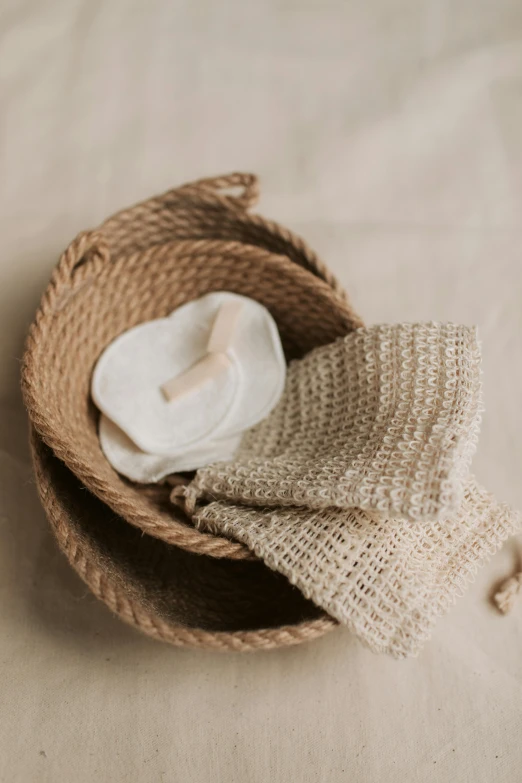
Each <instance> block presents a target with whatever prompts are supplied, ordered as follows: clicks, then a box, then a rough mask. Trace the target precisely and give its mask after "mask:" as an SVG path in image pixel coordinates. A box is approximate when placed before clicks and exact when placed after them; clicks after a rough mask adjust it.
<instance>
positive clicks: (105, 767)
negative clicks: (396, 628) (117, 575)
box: [0, 0, 522, 783]
mask: <svg viewBox="0 0 522 783" xmlns="http://www.w3.org/2000/svg"><path fill="white" fill-rule="evenodd" d="M0 19H1V22H2V23H1V25H0V37H1V45H0V49H1V52H2V54H1V59H2V69H1V81H0V95H1V108H2V130H1V135H0V158H1V171H2V177H1V180H0V224H1V229H2V230H1V231H0V251H1V252H0V327H1V329H0V533H1V535H0V623H1V633H0V655H1V660H2V676H1V677H0V723H1V726H2V731H1V732H0V780H1V781H2V783H4V781H5V783H55V781H61V780H65V781H68V783H92V781H94V780H96V781H111V783H135V782H136V783H137V782H138V781H139V783H186V781H191V780H195V781H198V783H210V782H211V781H212V783H222V782H225V781H226V783H228V782H229V781H233V782H234V783H235V782H236V781H241V783H243V782H248V783H265V782H266V781H270V783H288V782H289V781H299V783H345V781H357V783H375V781H387V783H419V781H422V783H448V781H458V783H517V782H518V780H519V778H520V769H521V767H522V750H521V745H520V734H521V730H522V715H521V708H520V703H521V691H522V655H521V649H522V606H521V605H518V606H517V607H515V609H514V611H513V613H512V614H511V615H508V616H507V617H501V616H499V615H498V613H497V612H496V611H495V609H494V608H493V607H492V606H491V605H490V604H489V602H488V596H489V595H490V593H491V589H492V587H493V585H494V584H495V583H497V582H498V581H499V580H500V579H502V578H503V577H505V576H506V575H509V574H510V573H511V571H512V570H513V569H514V568H515V567H516V553H515V550H514V548H513V547H512V545H510V544H508V545H506V547H504V548H503V549H502V550H501V552H499V553H498V555H496V556H495V557H494V558H493V559H492V561H491V562H490V564H489V565H488V566H486V568H484V569H482V570H481V571H480V572H479V574H478V576H477V581H476V582H475V583H474V585H472V587H471V589H470V591H469V592H468V593H467V594H466V595H465V596H464V598H462V600H460V601H459V602H458V603H457V605H456V606H455V607H454V608H453V609H452V611H451V612H450V613H449V614H448V615H447V616H446V617H444V618H442V619H441V620H440V621H439V622H438V623H437V626H436V629H435V632H434V634H433V637H432V640H431V642H430V643H429V644H428V645H426V646H425V648H424V649H423V651H422V652H421V654H420V656H419V657H418V658H415V659H411V660H407V661H395V660H392V659H391V658H389V657H387V656H376V655H374V654H373V653H371V652H370V651H369V650H367V649H365V648H363V647H362V645H361V644H360V643H359V642H358V641H357V639H356V638H355V636H354V635H353V634H351V633H349V632H348V631H345V630H340V631H339V632H335V633H333V634H330V635H329V636H327V637H325V638H324V639H321V640H319V641H318V642H317V643H313V644H311V645H310V646H308V647H301V648H295V649H287V650H282V651H276V652H273V653H268V654H262V653H260V654H259V655H255V656H246V657H241V656H235V655H230V656H228V655H225V656H219V655H212V654H210V653H204V652H199V653H198V652H191V651H182V650H173V649H170V648H169V647H167V646H163V645H161V644H158V643H155V642H152V641H150V640H148V639H146V638H142V637H140V636H139V635H137V634H135V633H134V632H132V631H131V630H130V629H128V628H126V627H125V626H123V625H122V624H121V623H120V622H118V621H117V620H115V619H113V618H112V617H111V616H110V615H109V614H108V612H107V611H106V609H105V608H104V607H103V606H101V605H99V604H98V602H96V601H95V599H92V598H91V597H90V596H89V595H86V590H85V588H84V587H83V585H82V584H81V583H80V582H79V581H78V580H77V579H76V578H75V576H74V575H73V574H72V572H71V570H70V569H69V567H68V566H66V564H65V563H64V562H63V558H62V557H61V556H60V555H59V554H58V553H57V551H56V547H55V545H54V543H53V541H52V539H51V537H50V534H49V533H48V529H47V525H46V522H45V520H44V518H43V514H42V512H41V510H40V507H39V504H38V502H37V499H36V494H35V491H34V488H33V486H32V480H31V474H30V469H29V464H28V455H27V450H26V447H25V439H26V432H25V418H24V416H23V412H22V409H21V403H20V398H19V393H18V374H19V361H18V360H19V358H20V356H21V351H22V342H23V335H24V333H25V330H26V328H27V325H28V323H29V321H30V319H31V318H32V315H33V312H34V310H35V308H36V304H37V301H38V297H39V294H40V292H41V290H42V288H43V286H44V284H45V283H46V281H47V279H48V276H49V273H50V269H51V266H52V264H53V263H54V262H55V259H56V257H57V255H58V253H59V252H60V251H61V250H62V249H63V247H65V245H66V244H67V243H68V242H69V240H70V239H71V237H73V236H74V235H75V234H76V232H77V231H79V230H80V229H83V228H85V227H86V226H89V225H96V224H97V223H99V221H100V220H101V219H102V218H103V217H104V216H105V215H107V214H109V213H110V212H111V211H113V210H115V209H117V208H118V207H121V206H124V205H126V204H129V203H131V202H132V201H133V200H134V199H138V198H144V197H147V196H149V195H151V194H152V193H157V192H161V191H162V190H164V189H166V188H168V187H170V186H172V185H174V184H176V183H178V182H182V181H184V180H188V179H192V178H194V177H197V176H204V175H208V174H211V173H221V172H223V171H226V170H231V169H239V170H255V171H258V172H259V173H260V174H261V176H262V180H263V183H262V184H263V193H264V195H263V198H262V204H261V208H262V210H263V212H264V213H265V214H268V215H271V216H274V217H276V218H277V219H278V220H280V221H282V222H283V223H288V224H290V225H291V226H292V228H294V229H295V230H297V231H299V232H300V233H302V234H305V235H306V237H307V239H308V240H309V241H310V243H311V244H312V245H313V246H314V247H315V248H317V249H318V250H319V251H320V252H321V255H322V256H324V257H325V258H326V259H327V261H328V263H329V264H330V265H331V266H332V268H333V269H334V270H335V271H336V272H337V274H338V275H339V276H340V278H341V279H342V280H343V282H344V283H345V284H346V286H347V287H348V288H349V290H350V294H351V296H352V297H353V299H354V302H355V303H356V305H357V310H358V312H361V313H362V314H363V315H364V317H365V321H366V322H367V323H397V322H399V321H410V322H416V321H420V320H423V319H426V318H428V319H433V320H436V321H453V322H459V323H469V324H477V325H478V327H479V333H480V335H481V339H482V341H483V368H484V399H485V406H486V412H485V414H484V419H483V424H482V428H481V436H480V444H479V447H478V451H477V454H476V456H475V458H474V462H473V470H474V471H475V472H476V474H477V477H478V479H479V480H480V482H481V483H482V484H484V485H485V486H487V487H488V489H490V490H491V491H492V492H493V493H494V494H495V495H496V496H497V497H498V498H502V499H503V500H506V501H507V502H509V503H510V504H512V505H513V506H514V507H519V508H520V507H522V485H521V482H520V464H521V463H520V455H521V443H522V412H521V411H522V409H521V404H520V401H521V400H522V345H521V343H522V340H521V334H522V308H521V307H520V302H521V301H522V268H521V264H520V247H521V239H522V238H521V230H520V215H521V213H522V150H521V145H520V139H521V138H522V98H521V95H522V92H521V87H520V85H521V74H522V43H521V33H522V7H521V4H520V2H519V0H497V2H491V0H457V1H456V2H452V3H449V2H441V0H397V2H395V3H389V2H385V0H353V1H352V2H346V0H324V1H323V2H315V3H310V2H309V3H303V2H291V1H290V0H280V1H279V0H278V1H277V2H276V0H266V2H263V3H245V2H244V1H243V0H227V2H226V3H225V4H222V3H221V4H220V3H214V2H210V0H200V2H198V3H194V2H188V0H187V1H186V2H184V1H183V0H176V1H175V2H165V1H164V0H150V2H148V3H144V2H141V0H140V1H138V0H125V1H124V0H106V1H105V2H103V3H101V2H96V0H67V2H66V1H65V0H47V2H45V3H42V2H37V0H4V2H3V3H2V4H1V7H0Z"/></svg>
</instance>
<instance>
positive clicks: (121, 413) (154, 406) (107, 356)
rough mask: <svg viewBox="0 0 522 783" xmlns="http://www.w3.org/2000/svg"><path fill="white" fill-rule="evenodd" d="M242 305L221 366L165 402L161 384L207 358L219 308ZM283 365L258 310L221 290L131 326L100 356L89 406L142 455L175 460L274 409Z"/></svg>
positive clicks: (270, 323)
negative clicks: (230, 304) (202, 381)
mask: <svg viewBox="0 0 522 783" xmlns="http://www.w3.org/2000/svg"><path fill="white" fill-rule="evenodd" d="M231 301H232V302H239V303H240V304H241V307H240V310H239V315H238V317H237V323H235V326H234V333H233V335H232V338H233V339H232V340H231V344H230V347H229V349H228V350H227V352H226V356H225V363H224V365H223V367H222V368H221V369H220V370H219V372H215V373H214V374H211V376H210V377H208V378H206V380H205V382H204V383H200V384H199V385H196V387H195V388H191V389H190V392H189V393H185V394H182V395H180V396H176V395H174V398H173V399H170V400H169V399H167V397H166V396H165V394H164V392H163V391H162V387H165V385H166V384H167V385H170V384H172V382H173V381H174V386H176V379H178V378H179V377H180V376H182V374H183V373H185V372H186V371H188V370H189V369H191V368H193V367H194V366H195V365H197V363H198V362H200V361H201V360H205V357H207V358H208V356H209V354H208V347H209V339H210V336H211V334H212V330H213V327H214V324H215V323H216V316H217V314H218V312H219V311H220V309H221V308H222V307H223V305H224V304H226V303H230V302H231ZM285 374H286V364H285V359H284V354H283V350H282V347H281V342H280V338H279V333H278V331H277V327H276V325H275V322H274V320H273V318H272V316H271V315H270V313H269V312H268V310H266V308H265V307H263V306H262V305H260V304H259V303H258V302H255V301H254V300H252V299H249V298H247V297H242V296H238V295H237V294H232V293H228V292H216V293H211V294H207V295H206V296H204V297H202V298H201V299H198V300H196V301H193V302H188V303H186V304H185V305H183V306H182V307H180V308H178V309H177V310H175V311H174V312H173V313H172V314H171V315H170V316H169V317H167V318H162V319H158V320H156V321H150V322H148V323H145V324H141V325H139V326H136V327H134V328H133V329H130V330H129V331H127V332H125V333H124V334H122V335H120V336H119V337H118V338H116V340H114V341H113V342H112V343H111V344H110V345H109V346H108V347H107V348H106V350H105V351H104V353H103V354H102V355H101V357H100V359H99V360H98V363H97V365H96V367H95V370H94V373H93V379H92V387H91V390H92V397H93V399H94V402H95V403H96V405H97V406H98V407H99V409H100V410H101V411H102V413H104V414H105V416H107V418H109V419H110V420H111V421H112V422H114V423H115V424H116V425H117V426H118V427H119V428H120V429H121V430H122V431H123V433H124V434H125V435H126V436H127V437H128V438H130V440H131V441H133V442H134V444H135V445H136V446H137V447H138V449H139V450H141V451H142V452H147V453H149V454H153V455H163V456H169V457H172V456H178V455H181V454H183V453H184V452H186V451H187V450H192V449H194V448H199V446H201V445H205V444H206V443H207V442H208V441H213V440H215V439H226V438H228V437H229V436H231V435H234V434H239V433H241V432H243V431H244V430H245V429H248V428H250V427H252V426H253V425H254V424H256V423H257V422H258V421H260V420H261V419H263V418H264V417H265V416H266V415H268V413H269V412H270V411H271V410H272V408H273V407H274V406H275V405H276V403H277V402H278V400H279V397H280V395H281V393H282V391H283V387H284V380H285Z"/></svg>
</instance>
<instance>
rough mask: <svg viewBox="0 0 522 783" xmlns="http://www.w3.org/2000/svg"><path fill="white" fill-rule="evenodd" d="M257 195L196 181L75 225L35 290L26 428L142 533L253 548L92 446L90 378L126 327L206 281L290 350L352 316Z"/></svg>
mask: <svg viewBox="0 0 522 783" xmlns="http://www.w3.org/2000/svg"><path fill="white" fill-rule="evenodd" d="M231 189H232V190H235V191H238V190H239V195H230V191H231ZM256 196H257V180H256V179H255V177H253V176H252V175H244V174H233V175H229V176H227V177H220V178H216V179H214V180H201V181H198V182H196V183H191V184H189V185H185V186H182V187H181V188H178V189H175V190H172V191H169V192H168V193H165V194H163V196H160V197H157V198H153V199H150V200H148V201H145V202H143V203H141V204H138V205H137V206H135V207H131V208H130V209H127V210H124V211H122V212H119V213H117V214H116V215H114V216H113V217H111V218H109V219H108V220H106V221H105V222H104V223H103V224H102V225H101V226H99V227H98V228H97V229H95V230H94V231H90V232H82V233H81V234H80V235H79V236H78V237H77V238H76V239H75V240H74V241H73V242H72V243H71V245H70V246H69V247H68V248H67V250H66V251H65V252H64V254H63V255H62V258H61V259H60V262H59V264H58V266H57V267H56V269H55V270H54V273H53V276H52V279H51V282H50V284H49V286H48V288H47V289H46V291H45V292H44V294H43V297H42V300H41V303H40V307H39V309H38V311H37V314H36V318H35V321H34V323H33V325H32V327H31V329H30V332H29V336H28V339H27V345H26V351H25V355H24V361H23V369H22V389H23V394H24V399H25V403H26V407H27V409H28V413H29V418H30V421H31V424H32V426H33V427H34V428H35V429H36V431H37V432H38V433H39V435H40V436H41V438H42V439H43V441H44V442H45V443H46V444H47V445H48V446H49V447H50V448H51V449H52V450H53V451H54V453H55V454H56V455H57V456H58V457H59V458H60V459H61V460H63V462H64V463H65V464H66V465H67V467H68V468H69V469H70V470H71V471H72V472H73V473H74V474H75V475H76V476H77V477H78V478H79V479H80V481H81V482H82V483H83V484H84V485H85V486H86V487H87V488H88V489H89V490H90V491H91V492H93V493H94V494H95V495H96V496H97V497H98V498H100V499H101V500H102V501H103V502H104V503H106V504H107V505H108V506H109V508H110V509H112V511H113V512H114V513H115V514H117V515H119V516H121V517H123V518H124V519H126V520H127V522H129V523H130V524H131V525H134V526H135V527H137V528H139V529H140V530H141V531H143V532H144V533H147V534H148V535H150V536H153V537H156V538H159V539H161V540H163V541H165V542H166V543H169V544H175V545H176V546H179V547H181V548H184V549H187V550H188V551H191V552H196V553H199V554H205V555H209V556H212V557H217V558H230V559H249V558H252V554H251V553H250V552H249V551H248V550H247V548H246V547H244V546H243V545H242V544H240V543H238V542H234V541H229V540H227V539H226V538H220V537H218V536H212V535H208V534H206V533H204V532H201V531H198V530H196V529H195V528H194V527H193V526H192V525H191V523H190V520H189V519H188V517H187V516H186V515H185V514H184V513H183V511H182V509H180V508H179V507H178V508H177V507H175V506H173V505H172V504H171V503H170V502H169V498H168V495H169V488H168V487H159V488H157V489H154V490H153V491H147V489H146V488H145V489H142V488H140V487H137V486H136V485H133V484H131V483H130V482H128V481H126V480H124V479H123V478H122V477H120V476H119V475H118V474H117V473H116V472H115V471H114V470H113V468H112V467H111V466H110V465H109V463H108V462H107V460H106V458H105V457H104V455H103V453H102V451H101V449H100V444H99V439H98V434H97V421H98V413H97V411H96V410H95V408H94V406H93V405H92V402H91V400H90V377H91V373H92V369H93V366H94V364H95V362H96V360H97V358H98V357H99V355H100V354H101V352H102V351H103V350H104V348H105V347H106V346H107V345H108V344H109V343H110V342H111V341H112V340H113V339H114V338H116V337H117V336H118V335H119V334H121V333H122V332H123V331H125V330H127V329H129V328H131V327H133V326H135V325H137V324H139V323H142V322H145V321H149V320H152V319H154V318H161V317H164V316H166V315H168V314H169V313H170V312H171V311H172V310H174V309H175V308H176V307H178V306H180V305H181V304H183V303H185V302H187V301H190V300H193V299H196V298H198V297H200V296H202V295H204V294H206V293H208V292H209V291H216V290H229V291H233V292H235V293H238V294H242V295H244V296H250V297H253V298H255V299H257V300H258V301H260V302H261V303H262V304H264V305H265V306H266V307H267V308H268V309H269V310H270V312H271V313H272V315H273V317H274V319H275V321H276V323H277V326H278V328H279V331H280V334H281V339H282V343H283V347H284V350H285V355H286V357H287V360H291V359H294V358H299V357H302V356H304V355H305V354H307V353H308V352H309V351H311V350H313V349H314V348H316V347H318V346H321V345H326V344H328V343H330V342H332V341H333V340H335V339H336V338H338V337H340V336H343V335H346V334H347V333H349V332H350V331H352V330H354V329H356V328H358V327H359V326H361V323H362V322H361V320H360V318H359V317H358V316H357V315H356V314H355V313H354V311H353V309H352V308H351V306H350V305H349V303H348V302H347V299H346V295H345V293H344V292H343V290H342V288H341V286H340V284H339V283H338V282H337V281H336V280H335V278H334V277H333V276H332V275H331V273H330V272H329V271H328V270H327V268H326V267H325V265H324V264H323V263H322V262H321V261H320V260H319V259H318V258H317V256H316V255H315V253H313V251H312V250H310V249H309V248H308V246H307V245H306V244H305V242H304V241H303V240H302V239H300V238H299V237H296V236H295V235H294V234H292V233H291V232H290V231H288V230H287V229H284V228H282V227H280V226H278V225H277V224H275V223H273V222H271V221H268V220H265V219H264V218H261V217H260V216H257V215H251V214H249V213H248V212H247V211H246V210H247V209H248V208H249V207H251V206H252V204H253V203H254V201H255V198H256Z"/></svg>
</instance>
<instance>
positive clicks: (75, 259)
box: [47, 231, 111, 310]
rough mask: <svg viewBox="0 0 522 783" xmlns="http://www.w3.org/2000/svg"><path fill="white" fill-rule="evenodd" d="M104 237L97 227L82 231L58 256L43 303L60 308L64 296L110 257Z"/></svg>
mask: <svg viewBox="0 0 522 783" xmlns="http://www.w3.org/2000/svg"><path fill="white" fill-rule="evenodd" d="M110 257H111V254H110V251H109V246H108V244H107V241H106V239H105V238H104V237H103V235H102V234H101V232H99V231H82V232H80V233H79V234H78V236H77V237H76V238H75V239H73V241H72V242H71V243H70V245H69V246H68V247H67V248H66V249H65V250H64V252H63V253H62V255H61V256H60V260H59V261H58V264H57V266H56V267H55V268H54V271H53V274H52V277H51V284H50V286H49V289H48V298H49V294H51V292H52V295H51V296H50V300H51V299H52V300H54V301H53V302H51V301H49V302H48V303H47V304H49V305H51V304H52V305H54V308H55V309H57V310H60V309H61V308H62V307H63V306H64V305H65V304H66V302H67V301H68V299H69V298H70V297H71V296H72V295H73V294H74V293H75V292H76V291H77V290H78V289H79V288H80V287H81V286H83V285H84V284H85V283H86V282H87V281H88V280H90V279H91V278H93V277H95V276H96V275H97V274H98V273H99V272H100V271H101V269H102V268H103V267H104V266H105V265H106V264H107V263H108V262H109V261H110Z"/></svg>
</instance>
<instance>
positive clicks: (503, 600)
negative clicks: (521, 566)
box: [493, 571, 522, 614]
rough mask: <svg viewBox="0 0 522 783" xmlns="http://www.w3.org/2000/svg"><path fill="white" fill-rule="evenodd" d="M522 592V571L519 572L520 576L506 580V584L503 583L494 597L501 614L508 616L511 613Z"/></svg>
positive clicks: (516, 575)
mask: <svg viewBox="0 0 522 783" xmlns="http://www.w3.org/2000/svg"><path fill="white" fill-rule="evenodd" d="M521 590H522V571H519V572H518V574H515V575H514V576H510V577H509V579H506V580H505V582H502V584H501V586H500V589H499V590H497V592H496V593H495V595H494V596H493V601H494V602H495V604H496V606H497V608H498V610H499V612H502V614H507V613H508V612H510V611H511V610H512V609H513V607H514V605H515V603H516V601H517V598H518V595H519V593H520V592H521Z"/></svg>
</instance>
